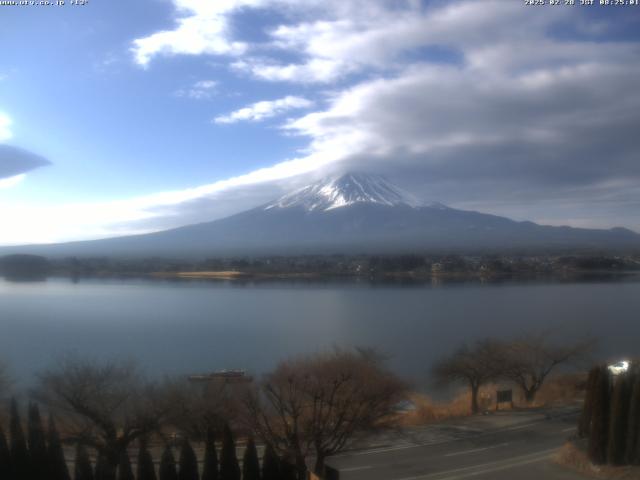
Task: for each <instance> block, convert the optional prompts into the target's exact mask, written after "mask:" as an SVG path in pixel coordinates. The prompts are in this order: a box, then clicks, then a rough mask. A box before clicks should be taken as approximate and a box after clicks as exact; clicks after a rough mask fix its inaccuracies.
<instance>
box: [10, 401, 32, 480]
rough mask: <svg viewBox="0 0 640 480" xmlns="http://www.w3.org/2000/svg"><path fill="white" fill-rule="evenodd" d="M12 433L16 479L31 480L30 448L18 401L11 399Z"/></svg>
mask: <svg viewBox="0 0 640 480" xmlns="http://www.w3.org/2000/svg"><path fill="white" fill-rule="evenodd" d="M9 429H10V435H11V467H12V471H13V478H14V480H31V466H30V464H29V450H28V449H27V441H26V439H25V437H24V431H23V430H22V423H21V422H20V413H19V411H18V403H17V402H16V400H15V398H14V399H12V400H11V419H10V424H9Z"/></svg>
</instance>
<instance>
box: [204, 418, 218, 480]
mask: <svg viewBox="0 0 640 480" xmlns="http://www.w3.org/2000/svg"><path fill="white" fill-rule="evenodd" d="M202 480H218V453H217V452H216V442H215V436H214V434H213V430H211V429H210V428H209V429H208V430H207V441H206V445H205V449H204V466H203V468H202Z"/></svg>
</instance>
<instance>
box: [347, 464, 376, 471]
mask: <svg viewBox="0 0 640 480" xmlns="http://www.w3.org/2000/svg"><path fill="white" fill-rule="evenodd" d="M371 468H373V465H364V466H362V467H351V468H342V469H340V472H357V471H358V470H369V469H371Z"/></svg>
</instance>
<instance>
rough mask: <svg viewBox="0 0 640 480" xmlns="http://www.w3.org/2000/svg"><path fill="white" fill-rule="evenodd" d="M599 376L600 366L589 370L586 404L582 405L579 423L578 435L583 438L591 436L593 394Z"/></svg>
mask: <svg viewBox="0 0 640 480" xmlns="http://www.w3.org/2000/svg"><path fill="white" fill-rule="evenodd" d="M597 378H598V367H594V368H592V369H591V371H590V372H589V377H588V378H587V389H586V392H585V397H584V405H583V407H582V413H581V415H580V421H579V423H578V435H579V436H580V437H582V438H584V437H588V436H589V431H590V429H591V416H592V413H593V412H592V410H593V394H594V392H595V382H596V381H597Z"/></svg>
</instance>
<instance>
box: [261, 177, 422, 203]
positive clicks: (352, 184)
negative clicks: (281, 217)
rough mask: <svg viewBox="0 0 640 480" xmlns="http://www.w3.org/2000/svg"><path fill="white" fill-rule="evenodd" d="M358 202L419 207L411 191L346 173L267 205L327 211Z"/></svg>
mask: <svg viewBox="0 0 640 480" xmlns="http://www.w3.org/2000/svg"><path fill="white" fill-rule="evenodd" d="M356 203H373V204H378V205H386V206H397V205H407V206H411V207H415V206H419V205H420V202H418V201H417V200H416V199H415V198H414V197H413V196H412V195H411V194H409V193H407V192H404V191H403V190H401V189H400V188H398V187H396V186H395V185H393V184H391V183H390V182H388V181H387V180H385V179H384V178H382V177H380V176H377V175H369V174H362V173H347V174H344V175H342V176H339V177H332V178H328V179H324V180H321V181H319V182H316V183H313V184H311V185H307V186H306V187H303V188H301V189H299V190H296V191H294V192H292V193H289V194H287V195H285V196H283V197H281V198H280V199H278V200H277V201H275V202H273V203H271V204H269V205H267V206H266V207H265V210H269V209H272V208H291V207H302V208H304V209H305V210H306V211H328V210H333V209H336V208H341V207H346V206H348V205H353V204H356Z"/></svg>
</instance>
